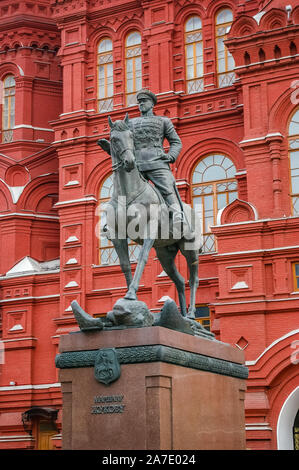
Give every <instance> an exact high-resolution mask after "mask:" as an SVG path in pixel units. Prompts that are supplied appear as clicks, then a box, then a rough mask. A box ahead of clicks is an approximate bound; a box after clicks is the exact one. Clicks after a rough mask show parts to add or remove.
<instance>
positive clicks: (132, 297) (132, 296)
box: [125, 292, 137, 300]
mask: <svg viewBox="0 0 299 470" xmlns="http://www.w3.org/2000/svg"><path fill="white" fill-rule="evenodd" d="M125 299H126V300H137V295H136V294H135V293H133V292H127V293H126V295H125Z"/></svg>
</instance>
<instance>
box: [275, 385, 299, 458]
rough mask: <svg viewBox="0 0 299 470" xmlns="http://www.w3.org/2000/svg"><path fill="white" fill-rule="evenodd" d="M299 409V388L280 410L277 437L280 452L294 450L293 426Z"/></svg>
mask: <svg viewBox="0 0 299 470" xmlns="http://www.w3.org/2000/svg"><path fill="white" fill-rule="evenodd" d="M298 408H299V387H296V388H295V389H294V390H293V391H292V393H291V394H290V395H289V396H288V397H287V399H286V400H285V402H284V404H283V405H282V408H281V410H280V413H279V416H278V420H277V427H276V435H277V448H278V450H294V443H293V424H294V420H295V417H296V414H297V412H298Z"/></svg>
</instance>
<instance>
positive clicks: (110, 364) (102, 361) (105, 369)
mask: <svg viewBox="0 0 299 470" xmlns="http://www.w3.org/2000/svg"><path fill="white" fill-rule="evenodd" d="M120 373H121V370H120V364H119V361H118V358H117V354H116V350H115V349H114V348H104V349H99V351H98V352H97V354H96V357H95V363H94V376H95V378H96V380H97V381H98V382H100V383H103V384H105V385H109V384H110V383H111V382H115V380H117V379H119V377H120Z"/></svg>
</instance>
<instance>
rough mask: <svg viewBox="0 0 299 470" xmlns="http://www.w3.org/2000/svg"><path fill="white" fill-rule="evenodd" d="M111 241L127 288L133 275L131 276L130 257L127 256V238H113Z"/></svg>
mask: <svg viewBox="0 0 299 470" xmlns="http://www.w3.org/2000/svg"><path fill="white" fill-rule="evenodd" d="M111 241H112V243H113V246H114V248H115V251H116V253H117V256H118V258H119V264H120V267H121V269H122V272H123V273H124V275H125V278H126V283H127V287H128V288H129V287H130V284H131V282H132V279H133V276H132V270H131V263H130V258H129V250H128V240H127V239H126V238H124V239H114V240H111Z"/></svg>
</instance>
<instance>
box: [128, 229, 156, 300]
mask: <svg viewBox="0 0 299 470" xmlns="http://www.w3.org/2000/svg"><path fill="white" fill-rule="evenodd" d="M154 241H155V240H153V239H151V238H147V239H145V240H144V242H143V245H142V248H141V250H140V253H139V256H138V262H137V267H136V271H135V273H134V277H133V281H132V282H131V284H130V287H129V290H128V292H127V293H126V295H125V299H129V300H136V299H137V295H136V292H137V291H138V287H139V284H140V279H141V276H142V274H143V271H144V267H145V265H146V262H147V260H148V256H149V252H150V250H151V248H152V246H153V244H154Z"/></svg>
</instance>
